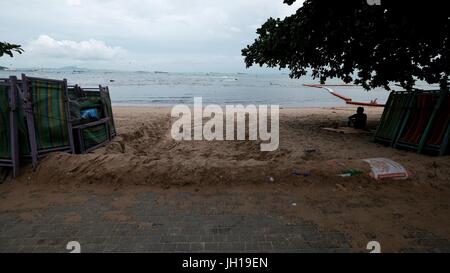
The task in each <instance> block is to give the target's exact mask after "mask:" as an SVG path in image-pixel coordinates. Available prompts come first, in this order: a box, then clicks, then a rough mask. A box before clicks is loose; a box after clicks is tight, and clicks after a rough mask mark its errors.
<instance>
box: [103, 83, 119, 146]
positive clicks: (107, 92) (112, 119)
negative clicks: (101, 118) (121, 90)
mask: <svg viewBox="0 0 450 273" xmlns="http://www.w3.org/2000/svg"><path fill="white" fill-rule="evenodd" d="M99 88H100V92H104V93H106V94H108V97H109V98H111V96H110V95H109V87H108V86H105V87H102V86H101V85H99ZM103 108H104V111H105V115H106V116H107V117H109V118H110V122H111V123H112V125H113V127H114V132H112V131H111V130H112V128H109V130H110V131H109V132H110V135H111V138H114V137H116V136H117V128H116V124H115V122H114V117H113V116H109V112H108V109H107V108H106V105H103ZM111 108H112V106H111Z"/></svg>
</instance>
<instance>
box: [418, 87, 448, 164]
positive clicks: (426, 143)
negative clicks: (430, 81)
mask: <svg viewBox="0 0 450 273" xmlns="http://www.w3.org/2000/svg"><path fill="white" fill-rule="evenodd" d="M441 100H442V101H441V102H439V103H438V104H437V106H436V111H435V115H434V116H433V117H432V118H431V119H430V123H429V124H428V128H427V129H425V134H424V137H423V138H422V140H421V144H420V145H419V151H418V152H419V153H427V154H433V155H440V156H443V155H445V154H449V152H450V151H449V146H450V144H449V142H450V92H444V93H442V97H441Z"/></svg>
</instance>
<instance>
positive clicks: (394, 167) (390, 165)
mask: <svg viewBox="0 0 450 273" xmlns="http://www.w3.org/2000/svg"><path fill="white" fill-rule="evenodd" d="M363 161H364V162H367V163H369V164H370V167H371V169H372V173H371V175H372V176H373V178H375V179H376V180H382V179H407V178H408V177H409V173H408V171H407V170H406V169H405V167H403V166H402V165H401V164H399V163H397V162H395V161H393V160H391V159H388V158H369V159H364V160H363Z"/></svg>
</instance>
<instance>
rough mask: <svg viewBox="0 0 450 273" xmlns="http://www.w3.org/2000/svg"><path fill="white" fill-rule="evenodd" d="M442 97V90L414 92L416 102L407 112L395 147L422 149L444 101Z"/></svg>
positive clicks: (418, 150)
mask: <svg viewBox="0 0 450 273" xmlns="http://www.w3.org/2000/svg"><path fill="white" fill-rule="evenodd" d="M440 98H441V96H440V92H436V91H416V92H414V103H413V105H412V107H411V108H410V109H409V111H408V112H407V114H406V117H405V119H404V121H403V124H402V126H401V128H400V132H399V134H398V136H397V140H396V142H395V144H394V147H396V148H405V149H409V150H414V151H417V152H421V151H422V147H423V146H424V144H425V140H426V138H427V135H428V131H429V130H430V128H431V127H430V126H431V124H433V119H434V118H433V117H435V116H436V110H437V109H438V108H439V106H440V104H441V103H442V99H440Z"/></svg>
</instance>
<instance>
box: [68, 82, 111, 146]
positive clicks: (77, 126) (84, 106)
mask: <svg viewBox="0 0 450 273" xmlns="http://www.w3.org/2000/svg"><path fill="white" fill-rule="evenodd" d="M69 97H70V98H71V101H70V105H71V106H70V107H71V112H72V116H73V117H74V122H73V134H74V139H75V150H76V152H77V153H82V154H84V153H88V152H90V151H93V150H95V149H97V148H99V147H102V146H104V145H106V144H107V143H109V142H110V141H111V140H112V138H113V137H114V136H115V129H114V134H113V133H112V129H111V124H114V123H113V122H111V120H112V109H108V102H109V107H111V103H110V99H109V91H108V90H107V89H106V88H103V87H101V86H100V87H99V88H81V87H79V86H74V87H71V88H69ZM106 99H109V101H107V100H106ZM86 110H94V111H95V113H96V114H97V116H96V118H97V120H94V121H89V120H88V121H86V120H83V119H82V118H81V117H80V116H81V115H80V113H81V112H82V111H86ZM110 113H111V116H110Z"/></svg>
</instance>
